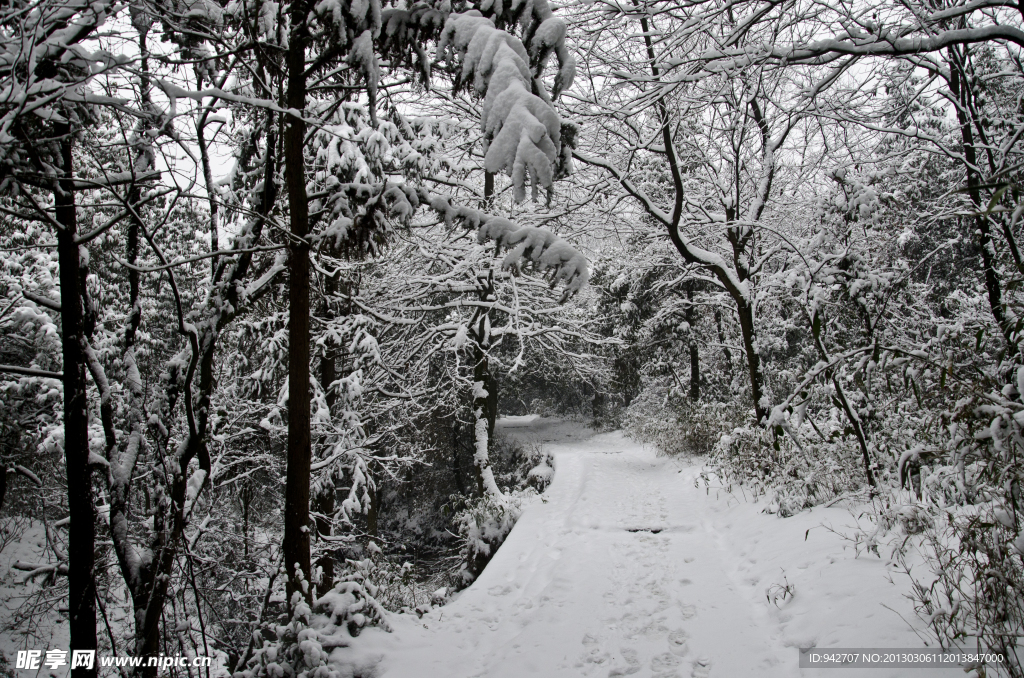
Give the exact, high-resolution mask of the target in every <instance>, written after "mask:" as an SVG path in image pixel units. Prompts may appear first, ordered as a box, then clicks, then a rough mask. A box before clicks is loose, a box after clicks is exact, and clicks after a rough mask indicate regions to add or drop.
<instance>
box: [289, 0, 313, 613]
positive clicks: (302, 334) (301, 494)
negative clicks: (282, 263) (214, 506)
mask: <svg viewBox="0 0 1024 678" xmlns="http://www.w3.org/2000/svg"><path fill="white" fill-rule="evenodd" d="M309 11H310V7H309V6H308V3H305V2H295V3H293V4H292V6H291V21H292V29H291V33H290V36H289V41H288V55H287V63H288V93H287V97H286V98H287V103H288V108H289V109H291V110H293V111H298V112H300V113H302V111H304V110H305V108H306V74H305V68H306V42H307V40H308V35H307V30H306V25H305V22H306V16H307V14H308V13H309ZM305 136H306V124H305V122H303V120H302V119H301V118H300V117H298V116H292V115H289V116H287V117H286V118H285V120H284V162H285V181H286V183H287V186H288V210H289V214H290V216H291V233H292V238H291V240H290V261H289V281H290V283H289V296H288V302H289V304H288V306H289V308H288V470H287V473H286V479H285V499H284V545H283V551H284V562H285V567H286V569H287V575H288V585H287V596H288V604H289V606H290V605H291V599H292V594H293V593H294V592H295V591H297V590H298V588H297V587H298V581H297V580H296V577H295V570H296V568H298V569H299V570H301V573H302V578H303V579H305V581H306V582H307V586H306V587H305V590H304V591H302V594H303V596H304V597H305V598H306V601H307V602H312V600H311V593H312V589H311V588H310V586H309V584H311V579H310V574H311V573H310V557H309V475H310V461H311V460H310V455H311V446H310V436H309V426H310V415H309V243H308V242H307V240H306V237H307V236H308V235H309V205H308V203H307V198H306V163H305V158H304V156H303V145H304V143H305Z"/></svg>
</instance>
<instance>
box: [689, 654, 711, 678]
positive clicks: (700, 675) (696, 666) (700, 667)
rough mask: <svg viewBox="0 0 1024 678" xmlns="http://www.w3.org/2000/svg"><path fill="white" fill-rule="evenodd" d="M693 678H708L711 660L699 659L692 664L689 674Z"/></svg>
mask: <svg viewBox="0 0 1024 678" xmlns="http://www.w3.org/2000/svg"><path fill="white" fill-rule="evenodd" d="M690 675H691V676H692V677H693V678H708V676H710V675H711V659H709V658H708V657H701V658H700V659H695V660H694V662H693V671H692V672H691V673H690Z"/></svg>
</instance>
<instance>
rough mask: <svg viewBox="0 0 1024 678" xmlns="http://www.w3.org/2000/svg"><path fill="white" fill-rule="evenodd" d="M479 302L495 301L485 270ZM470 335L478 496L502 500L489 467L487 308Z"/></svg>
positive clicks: (492, 385)
mask: <svg viewBox="0 0 1024 678" xmlns="http://www.w3.org/2000/svg"><path fill="white" fill-rule="evenodd" d="M479 282H480V283H481V287H480V301H482V302H492V301H494V274H493V272H492V271H488V275H487V279H486V281H485V280H483V279H481V280H480V281H479ZM471 333H472V337H473V342H474V345H473V440H474V442H475V450H474V454H473V466H474V468H475V469H476V482H477V489H478V490H479V491H480V494H481V496H492V497H496V498H498V499H499V500H500V501H502V502H504V500H505V495H504V494H502V492H501V490H500V489H499V488H498V484H497V483H496V482H495V480H494V472H493V471H492V470H491V461H490V457H489V452H490V440H491V436H492V435H494V423H495V420H496V419H497V416H498V383H497V380H496V379H495V378H494V376H493V375H492V374H491V370H490V365H489V364H488V360H487V351H488V349H489V348H490V347H491V323H490V312H489V309H483V308H481V309H478V310H477V312H476V315H475V316H474V317H473V321H472V323H471Z"/></svg>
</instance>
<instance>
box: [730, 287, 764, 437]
mask: <svg viewBox="0 0 1024 678" xmlns="http://www.w3.org/2000/svg"><path fill="white" fill-rule="evenodd" d="M733 300H734V301H735V302H736V314H737V315H738V316H739V318H740V332H741V333H742V334H743V351H744V353H746V354H747V372H748V373H749V375H750V395H751V397H752V398H753V399H754V414H755V416H756V417H757V423H758V424H759V425H761V424H764V423H765V422H767V421H768V407H767V402H766V401H765V400H764V375H763V374H762V373H761V356H759V355H758V354H757V349H756V346H755V337H756V335H755V333H754V309H753V308H752V307H751V305H750V304H749V303H747V301H746V299H744V298H743V297H741V296H734V297H733Z"/></svg>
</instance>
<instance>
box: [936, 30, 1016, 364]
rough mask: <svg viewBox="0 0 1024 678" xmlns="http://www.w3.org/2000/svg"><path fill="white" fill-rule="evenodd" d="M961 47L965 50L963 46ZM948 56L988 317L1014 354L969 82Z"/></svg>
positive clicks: (951, 50) (957, 59)
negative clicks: (987, 208)
mask: <svg viewBox="0 0 1024 678" xmlns="http://www.w3.org/2000/svg"><path fill="white" fill-rule="evenodd" d="M964 49H965V50H966V48H964ZM948 56H949V58H948V62H949V74H950V77H949V82H948V84H949V90H950V92H951V93H952V94H953V96H954V97H955V98H956V100H957V104H958V105H957V106H956V117H957V121H958V122H959V124H960V137H961V139H962V141H963V145H964V170H965V172H966V173H967V193H968V195H970V197H971V202H972V203H974V209H975V212H976V214H977V216H975V218H974V223H975V226H976V229H975V230H976V231H977V233H978V246H979V249H980V250H981V262H982V268H983V277H984V279H985V291H986V292H987V293H988V305H989V309H991V311H992V317H993V318H994V319H995V321H996V325H998V326H999V331H1000V332H1001V333H1002V335H1003V339H1004V340H1005V342H1006V354H1007V356H1013V355H1016V353H1017V342H1016V336H1015V328H1014V323H1013V321H1012V319H1011V318H1010V317H1008V316H1007V314H1006V308H1005V307H1004V306H1003V293H1002V284H1001V282H1000V280H999V273H998V272H997V271H996V266H997V262H996V248H995V243H994V242H993V241H992V231H991V226H990V223H989V219H988V217H987V216H986V215H985V214H983V213H982V212H983V211H984V210H985V205H984V204H983V203H982V199H981V186H982V183H983V182H982V181H981V177H979V176H978V171H977V167H978V164H977V161H978V158H977V151H976V150H975V144H974V132H973V130H972V128H971V119H970V116H969V114H968V103H969V102H968V87H969V84H968V83H966V82H964V81H963V80H964V77H962V76H963V74H962V73H961V70H960V69H961V67H962V64H963V59H962V58H961V56H960V55H959V54H958V53H957V51H956V49H955V48H954V47H950V48H949V49H948Z"/></svg>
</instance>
